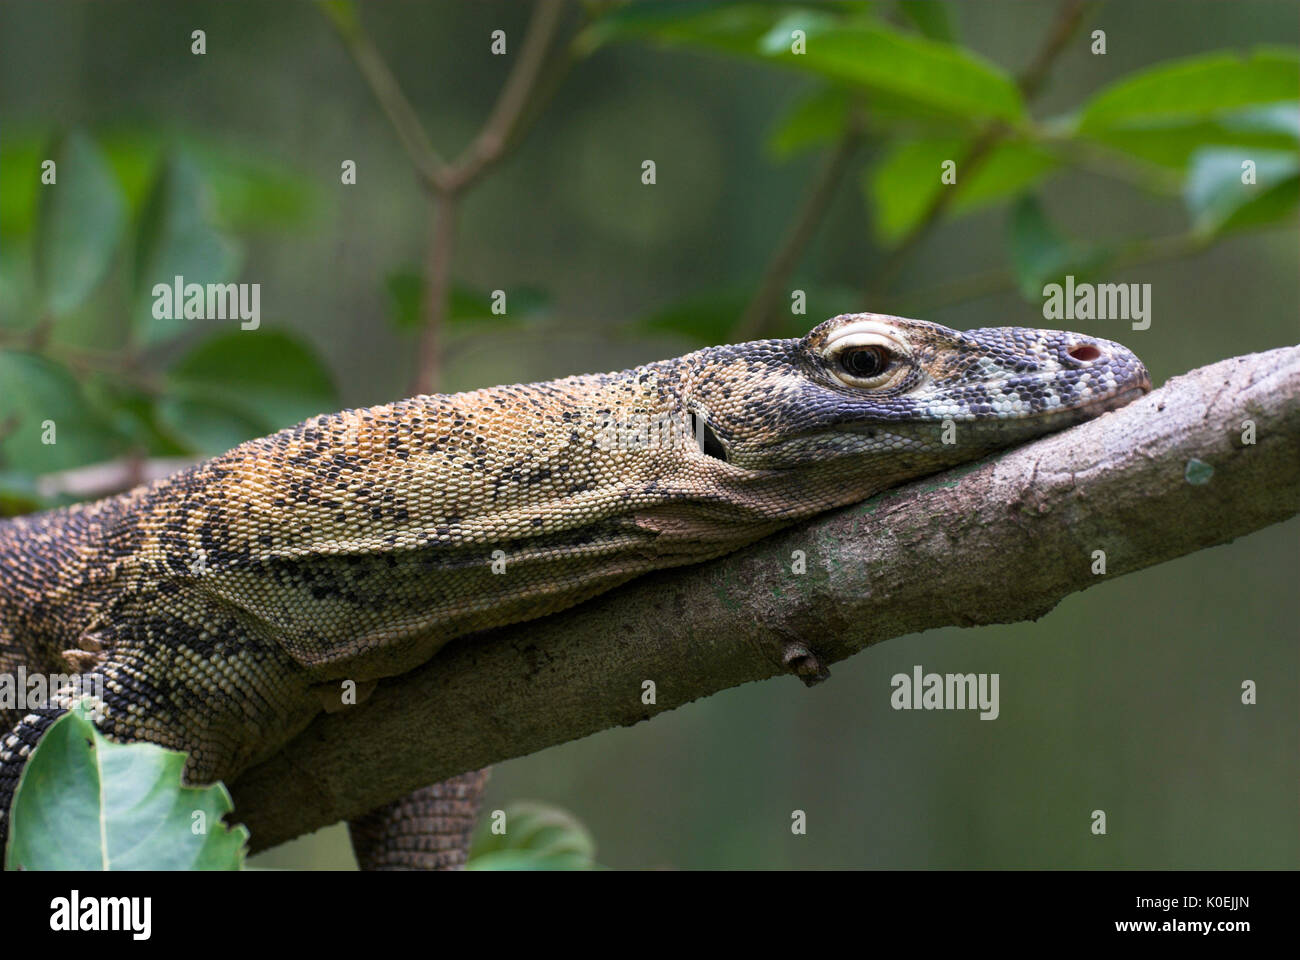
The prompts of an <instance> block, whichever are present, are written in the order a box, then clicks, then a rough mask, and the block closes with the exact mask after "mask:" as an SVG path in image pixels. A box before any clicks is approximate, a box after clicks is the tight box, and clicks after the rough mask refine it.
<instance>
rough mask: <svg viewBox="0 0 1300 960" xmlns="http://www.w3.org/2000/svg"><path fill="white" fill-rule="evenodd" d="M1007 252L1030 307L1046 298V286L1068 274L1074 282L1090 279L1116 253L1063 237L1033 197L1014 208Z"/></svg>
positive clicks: (1026, 196)
mask: <svg viewBox="0 0 1300 960" xmlns="http://www.w3.org/2000/svg"><path fill="white" fill-rule="evenodd" d="M1008 248H1009V251H1010V256H1011V269H1013V272H1014V273H1015V278H1017V286H1018V287H1019V290H1021V295H1022V297H1024V299H1026V300H1030V302H1031V303H1035V302H1039V300H1040V299H1041V298H1043V287H1044V285H1047V284H1048V282H1052V281H1058V280H1060V278H1061V277H1063V276H1065V274H1067V273H1069V274H1071V276H1074V277H1075V280H1086V278H1088V277H1091V276H1092V274H1093V273H1095V272H1096V271H1097V269H1099V268H1100V267H1101V265H1102V264H1104V263H1105V261H1106V260H1108V259H1109V258H1110V256H1112V255H1113V252H1114V251H1112V250H1110V248H1109V247H1108V246H1105V245H1101V243H1078V242H1074V241H1070V239H1069V238H1066V237H1063V235H1062V234H1061V233H1060V232H1058V230H1057V229H1056V226H1053V225H1052V224H1050V222H1049V221H1048V219H1047V215H1045V213H1044V212H1043V207H1041V206H1040V204H1039V200H1037V198H1036V196H1034V195H1032V194H1026V195H1024V196H1022V198H1021V199H1019V200H1017V203H1015V206H1014V207H1013V208H1011V215H1010V219H1009V237H1008Z"/></svg>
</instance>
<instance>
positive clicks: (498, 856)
mask: <svg viewBox="0 0 1300 960" xmlns="http://www.w3.org/2000/svg"><path fill="white" fill-rule="evenodd" d="M491 824H492V820H491V818H485V819H484V820H483V821H482V822H481V823H480V824H479V827H478V829H477V830H476V831H475V836H474V840H473V843H472V844H471V846H470V856H469V862H468V863H467V864H466V869H468V870H590V869H592V868H593V867H594V866H595V856H596V841H595V840H594V839H593V838H592V836H591V833H590V832H589V831H588V830H587V828H586V827H584V826H583V825H582V823H581V822H579V821H578V819H577V818H576V817H574V816H573V815H572V814H571V813H568V812H567V811H564V810H560V809H558V808H556V807H550V806H546V805H545V804H540V803H527V802H521V803H514V804H511V805H510V806H509V807H507V808H506V811H505V825H506V832H505V833H504V834H494V833H492V832H491Z"/></svg>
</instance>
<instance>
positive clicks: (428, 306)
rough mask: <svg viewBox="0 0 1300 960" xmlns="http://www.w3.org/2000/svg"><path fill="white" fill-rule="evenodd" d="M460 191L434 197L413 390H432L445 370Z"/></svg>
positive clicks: (429, 391)
mask: <svg viewBox="0 0 1300 960" xmlns="http://www.w3.org/2000/svg"><path fill="white" fill-rule="evenodd" d="M459 203H460V198H459V194H457V193H455V192H452V193H438V194H435V195H434V198H433V225H432V228H431V233H430V237H429V248H428V257H427V259H426V262H425V267H424V325H423V327H422V329H421V330H420V350H419V354H418V362H417V363H416V367H415V378H414V379H413V380H412V381H411V393H413V394H415V395H417V396H418V395H420V394H425V393H433V392H434V391H435V390H436V388H437V384H438V376H439V374H440V373H441V371H442V328H443V324H444V321H445V320H446V314H447V303H448V299H449V296H450V293H451V259H452V253H453V251H454V249H455V245H456V210H457V207H458V205H459Z"/></svg>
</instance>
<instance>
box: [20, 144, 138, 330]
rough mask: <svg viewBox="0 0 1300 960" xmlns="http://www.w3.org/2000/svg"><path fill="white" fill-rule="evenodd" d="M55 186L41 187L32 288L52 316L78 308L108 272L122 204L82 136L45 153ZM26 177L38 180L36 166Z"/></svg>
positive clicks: (105, 168)
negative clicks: (34, 284) (38, 293)
mask: <svg viewBox="0 0 1300 960" xmlns="http://www.w3.org/2000/svg"><path fill="white" fill-rule="evenodd" d="M48 157H49V159H51V160H53V161H54V163H55V182H54V183H52V184H47V185H43V186H42V187H41V193H40V197H41V199H40V213H39V215H38V217H37V222H36V285H37V289H38V291H39V292H40V295H41V298H42V300H43V301H44V303H45V306H46V309H48V310H49V311H50V312H51V313H54V314H55V315H58V314H62V313H66V312H67V311H69V310H72V309H74V308H75V307H77V306H79V305H80V304H81V303H82V302H83V301H84V300H85V299H86V298H87V297H88V296H89V295H90V293H91V292H92V291H93V290H94V289H95V287H96V286H97V285H98V284H99V282H100V281H101V280H102V279H103V278H104V275H105V274H106V273H107V272H108V268H109V266H110V264H112V262H113V254H114V253H115V252H116V250H117V246H118V242H119V240H120V239H121V236H122V228H123V225H124V223H125V220H126V204H125V201H124V200H123V198H122V190H121V188H120V187H119V186H118V184H117V180H116V179H115V178H114V177H113V171H112V169H111V168H110V167H109V165H108V163H107V162H106V161H105V160H104V156H103V154H102V153H101V152H100V150H99V148H98V147H97V146H95V144H94V143H93V142H92V141H91V140H90V138H89V137H87V136H86V135H85V134H83V133H80V132H73V133H71V134H69V135H67V136H65V137H62V138H61V139H59V140H58V141H57V142H56V143H55V144H54V145H53V146H52V147H51V148H50V150H49V153H48ZM24 175H25V176H27V177H30V178H31V179H32V180H33V181H34V182H39V180H40V177H41V169H40V167H39V165H38V166H35V167H33V168H32V169H30V170H27V171H25V174H24Z"/></svg>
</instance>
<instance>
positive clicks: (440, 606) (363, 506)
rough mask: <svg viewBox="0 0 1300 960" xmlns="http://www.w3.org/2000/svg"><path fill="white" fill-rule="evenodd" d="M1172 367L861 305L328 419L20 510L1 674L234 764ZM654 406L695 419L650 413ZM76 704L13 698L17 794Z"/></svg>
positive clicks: (1087, 409)
mask: <svg viewBox="0 0 1300 960" xmlns="http://www.w3.org/2000/svg"><path fill="white" fill-rule="evenodd" d="M846 364H849V365H853V364H857V366H856V367H855V368H853V369H856V370H857V371H858V374H859V375H858V376H856V377H855V376H854V375H853V374H852V372H851V370H850V369H849V368H846V366H845V365H846ZM877 364H881V365H883V369H882V370H881V371H880V372H879V373H876V372H874V371H873V370H872V369H871V368H872V367H873V366H874V365H877ZM1149 387H1150V384H1149V381H1148V379H1147V374H1146V371H1145V369H1144V368H1143V367H1142V364H1141V363H1140V362H1139V361H1138V360H1137V358H1136V357H1135V356H1134V355H1133V354H1132V353H1130V352H1129V351H1128V350H1126V349H1125V348H1124V347H1122V346H1119V345H1118V344H1115V343H1111V342H1109V341H1105V340H1096V339H1093V338H1090V337H1085V336H1082V335H1079V334H1072V333H1060V332H1050V331H1040V330H1030V329H1021V328H1015V327H1006V328H990V329H985V330H973V331H968V332H965V333H959V332H957V331H954V330H950V329H948V328H946V327H941V326H938V325H935V324H931V323H926V322H922V321H918V320H905V319H901V318H897V317H886V316H880V315H876V314H853V315H845V316H840V317H835V318H833V319H831V320H828V321H826V322H825V323H823V324H821V325H819V326H818V327H816V328H815V329H814V330H812V331H811V332H810V333H809V334H808V335H807V336H806V337H803V338H802V339H798V340H762V341H757V342H754V343H744V344H739V345H734V346H721V347H711V348H708V349H704V350H699V351H696V352H694V353H690V354H687V355H686V356H684V357H679V358H677V359H674V360H667V361H662V362H659V363H651V364H647V365H645V366H643V367H636V368H633V369H631V370H624V371H622V372H619V373H611V374H601V375H590V376H579V377H569V378H566V379H562V380H555V381H551V382H548V383H538V384H528V385H513V386H502V387H493V388H489V389H484V390H475V391H472V392H468V393H460V394H455V395H449V396H448V395H438V396H423V397H416V398H414V399H410V400H402V401H398V402H396V403H392V404H388V405H386V406H380V407H372V408H369V409H366V410H345V411H343V412H341V413H336V414H330V415H325V416H320V417H316V418H314V419H311V420H308V421H306V422H304V423H301V424H299V425H297V426H295V427H291V428H289V429H287V430H283V431H281V432H279V433H277V434H274V435H272V436H269V437H264V438H261V439H258V440H252V441H249V442H248V443H245V444H242V445H240V446H238V447H236V448H235V449H234V450H232V451H230V452H229V453H227V454H224V455H222V456H220V457H216V458H215V459H213V460H209V461H207V462H206V463H203V464H200V465H198V466H196V467H194V468H192V469H190V470H187V471H185V472H183V473H180V474H177V475H175V476H173V477H169V478H167V479H165V480H162V481H159V482H157V483H154V484H152V485H151V486H147V487H141V488H138V489H136V490H132V491H130V492H128V493H125V494H122V495H120V496H117V497H112V498H109V499H106V500H101V501H99V502H97V503H91V504H85V505H79V506H74V507H70V508H65V509H60V510H53V511H49V512H47V513H42V514H37V515H34V516H30V517H22V518H19V519H17V520H13V521H9V522H6V523H3V524H0V570H2V571H3V574H4V576H3V582H2V583H0V672H4V671H13V670H14V669H16V667H17V666H18V665H19V664H24V665H26V666H27V668H28V669H29V670H43V671H46V672H53V673H66V672H69V669H73V670H76V671H79V672H87V671H94V672H97V673H98V674H100V675H101V676H102V677H103V679H104V682H105V692H104V696H103V698H102V702H101V703H99V704H98V707H99V708H100V711H101V718H100V719H99V721H98V722H99V726H100V727H101V729H103V730H104V732H105V733H106V734H107V735H109V736H111V737H113V738H115V739H119V740H146V741H151V742H153V743H158V744H162V745H164V746H168V747H172V748H175V749H180V750H185V751H187V752H188V753H189V763H188V766H187V778H188V779H190V780H191V781H193V782H207V781H211V780H215V779H226V780H229V779H232V778H234V777H236V776H237V775H238V774H239V773H240V772H241V771H242V770H244V769H245V768H247V767H248V766H249V765H251V764H253V763H256V762H258V761H259V760H262V759H265V758H266V757H269V756H270V755H272V754H274V753H275V752H277V751H278V750H279V749H280V748H281V747H282V746H283V745H284V744H285V743H286V742H287V741H288V740H289V739H290V738H291V737H292V736H293V735H295V734H296V733H298V732H299V731H301V730H302V729H303V728H304V727H306V726H307V725H308V724H310V723H311V721H312V719H313V718H314V717H315V716H317V715H318V714H319V713H320V711H321V710H322V709H325V708H334V707H337V706H338V701H339V696H340V690H341V687H342V684H341V681H345V680H351V681H355V682H356V683H357V684H358V689H360V690H361V691H362V692H363V693H364V692H365V690H366V689H367V688H368V685H369V684H370V682H372V681H375V680H377V679H379V678H383V677H389V676H394V675H397V674H400V673H403V672H405V671H408V670H410V669H412V668H414V667H416V666H418V665H420V664H422V663H424V662H425V661H427V660H428V659H429V658H430V657H432V656H433V655H434V654H435V653H436V652H437V651H438V648H439V647H441V646H442V645H443V644H444V643H446V642H447V641H448V640H450V639H452V638H454V637H457V636H460V635H463V634H466V633H469V632H472V631H477V630H482V629H485V628H488V627H495V626H501V625H504V624H508V623H513V622H517V621H521V620H528V619H532V618H535V617H540V616H543V615H545V614H548V613H552V612H554V611H557V610H560V609H562V608H564V607H568V606H571V605H573V604H575V603H578V602H580V601H582V600H585V599H587V598H589V597H591V596H594V595H596V594H598V593H601V592H603V591H605V590H608V589H610V588H612V587H615V586H618V585H619V584H621V583H624V582H625V581H627V580H629V579H630V578H632V577H635V576H637V575H638V574H641V573H644V572H646V571H649V570H654V569H658V568H662V567H671V566H676V565H680V564H687V563H695V562H698V561H701V560H706V559H709V558H711V557H716V556H719V555H721V554H723V553H727V552H729V551H731V550H735V549H737V548H738V547H741V546H743V545H745V544H747V543H750V542H752V541H754V540H756V539H758V538H760V537H762V536H764V535H766V534H768V533H771V532H772V531H774V530H776V529H778V528H780V527H782V526H784V525H787V524H790V523H792V522H794V521H796V520H799V519H801V518H804V517H808V516H811V515H813V514H816V513H818V512H821V511H824V510H828V509H830V508H833V507H837V506H842V505H845V504H848V503H852V502H855V501H858V500H862V499H865V498H867V497H869V496H871V495H873V494H875V493H877V492H879V491H880V490H883V489H886V488H888V487H891V486H895V485H897V484H899V483H902V482H903V481H906V480H909V479H911V478H914V477H917V476H921V475H924V474H927V473H932V472H935V471H938V470H941V469H944V468H946V467H949V466H952V465H954V464H957V463H962V462H965V461H969V460H974V459H977V458H979V457H982V456H984V455H986V454H988V453H990V452H991V451H993V450H996V449H1000V448H1003V447H1008V446H1013V445H1015V444H1018V443H1023V442H1025V441H1027V440H1030V439H1032V438H1034V437H1037V436H1040V435H1042V434H1044V433H1048V432H1050V431H1053V430H1057V429H1060V428H1062V427H1065V426H1068V425H1070V424H1072V423H1076V422H1078V421H1080V420H1083V419H1088V418H1090V417H1093V416H1096V415H1098V414H1099V413H1101V412H1103V411H1104V410H1107V409H1111V408H1113V407H1115V406H1119V405H1121V404H1123V403H1126V402H1127V401H1128V400H1129V399H1131V398H1132V397H1134V396H1136V395H1138V394H1140V393H1141V392H1143V391H1145V390H1147V389H1149ZM647 423H652V424H654V425H656V426H658V425H660V424H663V423H668V424H672V425H681V424H693V425H694V431H695V432H694V434H693V435H691V434H689V433H685V434H684V432H683V431H682V430H669V431H662V430H656V431H655V432H654V433H653V435H651V436H649V437H642V438H641V439H638V428H639V427H643V426H645V425H646V424H647ZM68 702H69V701H68V700H67V699H66V698H64V699H63V700H61V701H60V702H58V703H56V704H55V705H54V706H52V707H50V708H48V709H46V710H43V711H37V712H35V713H34V714H32V715H30V716H28V717H26V718H23V717H21V716H14V715H10V716H6V717H3V718H0V719H3V720H4V721H6V725H8V726H15V725H16V726H15V730H14V733H12V734H11V735H9V737H8V738H7V739H6V740H5V741H4V743H3V745H2V746H0V810H3V811H7V809H8V805H9V801H10V799H11V797H10V796H9V793H10V792H11V791H12V789H13V787H14V784H15V782H16V778H17V776H18V772H19V771H20V769H21V765H22V763H23V761H24V758H25V757H26V755H27V753H28V752H29V751H30V746H31V744H32V743H34V742H35V741H36V739H37V738H38V737H39V734H40V732H41V730H43V729H44V728H45V726H47V725H48V724H49V723H50V722H51V721H52V718H53V717H55V716H57V715H58V714H59V713H60V712H61V711H62V710H63V709H64V708H65V707H66V706H67V705H68ZM3 826H4V824H3V822H2V821H0V829H2V828H3Z"/></svg>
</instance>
